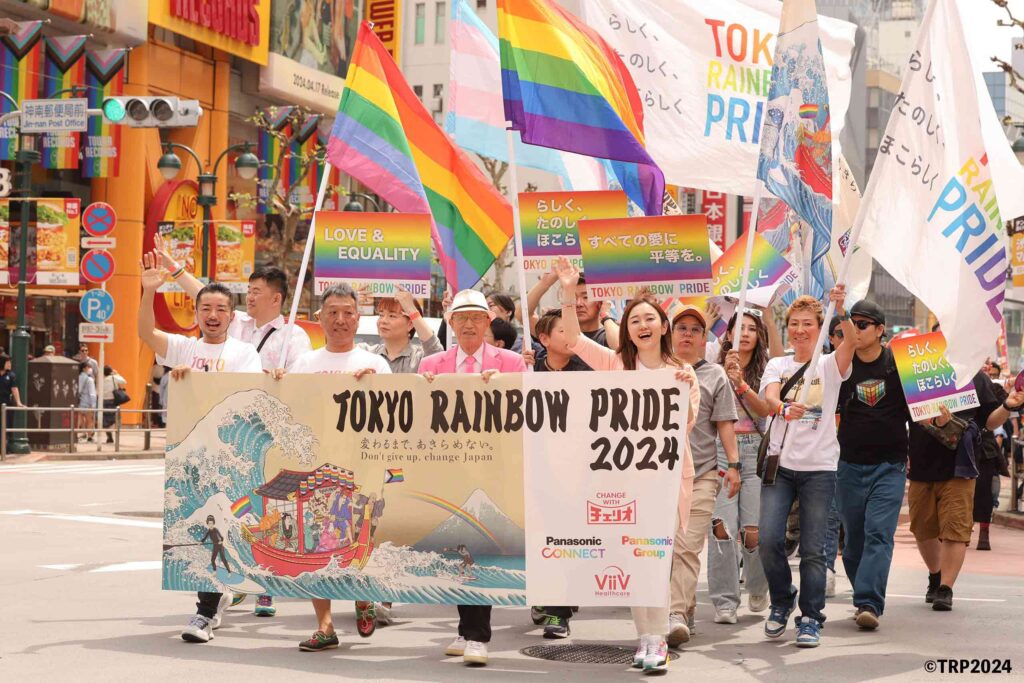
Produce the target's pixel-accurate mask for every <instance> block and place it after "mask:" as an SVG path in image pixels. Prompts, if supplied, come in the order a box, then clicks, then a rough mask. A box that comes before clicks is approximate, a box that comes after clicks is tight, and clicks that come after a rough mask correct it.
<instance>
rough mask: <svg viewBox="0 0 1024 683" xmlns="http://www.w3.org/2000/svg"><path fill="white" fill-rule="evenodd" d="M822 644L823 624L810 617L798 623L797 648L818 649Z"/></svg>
mask: <svg viewBox="0 0 1024 683" xmlns="http://www.w3.org/2000/svg"><path fill="white" fill-rule="evenodd" d="M819 644H821V624H819V623H818V622H817V621H815V620H814V619H811V618H810V617H801V618H799V619H797V622H796V646H797V647H818V645H819Z"/></svg>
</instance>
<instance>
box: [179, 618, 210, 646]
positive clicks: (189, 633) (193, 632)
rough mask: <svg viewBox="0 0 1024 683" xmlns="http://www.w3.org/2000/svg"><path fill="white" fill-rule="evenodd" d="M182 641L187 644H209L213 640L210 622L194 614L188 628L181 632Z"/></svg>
mask: <svg viewBox="0 0 1024 683" xmlns="http://www.w3.org/2000/svg"><path fill="white" fill-rule="evenodd" d="M181 639H182V640H184V641H185V642H186V643H208V642H210V641H211V640H213V628H211V626H210V620H209V619H207V618H206V617H204V616H203V615H201V614H193V615H192V618H191V619H189V621H188V626H186V627H185V628H183V629H182V630H181Z"/></svg>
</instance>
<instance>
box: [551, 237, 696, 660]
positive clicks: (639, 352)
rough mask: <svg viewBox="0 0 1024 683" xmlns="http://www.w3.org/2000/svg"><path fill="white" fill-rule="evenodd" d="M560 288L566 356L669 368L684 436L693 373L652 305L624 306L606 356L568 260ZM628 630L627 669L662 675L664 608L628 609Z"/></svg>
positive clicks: (601, 365) (683, 507) (687, 478)
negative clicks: (632, 630)
mask: <svg viewBox="0 0 1024 683" xmlns="http://www.w3.org/2000/svg"><path fill="white" fill-rule="evenodd" d="M556 271H557V272H558V279H559V282H560V283H561V286H562V295H561V300H562V322H563V324H564V329H565V337H566V341H567V342H568V344H569V350H570V351H572V352H573V353H574V354H576V355H577V356H579V357H580V359H581V360H582V361H583V362H584V363H586V364H587V365H589V366H590V367H591V368H593V369H594V370H663V369H672V368H675V370H676V372H675V376H676V379H678V380H679V381H681V382H686V383H687V384H689V401H690V407H689V412H688V415H687V421H686V433H687V435H689V433H690V430H691V429H692V428H693V425H694V422H695V420H696V417H697V410H698V408H699V407H700V389H699V387H698V386H697V375H696V374H695V373H694V371H693V368H692V367H691V366H690V365H687V364H685V363H680V362H679V361H678V360H677V359H676V357H675V355H674V354H673V353H672V335H671V333H670V332H669V320H668V317H667V316H666V315H665V311H663V310H662V309H661V306H659V305H658V304H657V302H656V301H653V300H648V299H645V298H637V299H634V300H633V301H632V302H630V303H629V305H628V306H626V310H625V311H624V312H623V314H622V325H623V326H624V327H625V332H624V333H623V334H621V335H620V343H619V349H618V351H612V350H611V349H608V348H606V347H604V346H601V345H600V344H598V343H597V342H594V341H592V340H591V339H589V338H587V337H586V335H584V334H582V333H581V332H580V324H579V319H578V318H577V317H576V284H577V282H578V281H579V276H580V273H579V271H578V270H577V269H576V267H575V266H573V265H572V264H571V263H570V262H569V259H567V258H565V257H562V258H560V259H559V261H558V264H557V265H556ZM681 441H682V443H683V453H682V467H683V480H682V487H681V490H680V492H679V506H678V508H679V512H678V524H679V526H680V527H683V528H685V527H686V522H687V519H688V517H689V513H690V497H691V494H692V492H693V472H694V470H693V457H692V455H691V454H690V444H689V439H688V438H683V439H681ZM632 612H633V624H634V625H635V626H636V630H637V635H638V636H639V638H640V644H639V646H638V647H637V649H636V653H635V654H634V655H633V666H634V667H635V668H642V669H643V670H644V673H647V674H653V673H661V672H664V671H665V670H666V669H667V668H668V644H667V643H666V642H665V635H666V634H667V633H668V612H669V608H668V605H664V606H661V607H633V608H632Z"/></svg>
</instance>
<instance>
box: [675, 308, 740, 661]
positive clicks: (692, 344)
mask: <svg viewBox="0 0 1024 683" xmlns="http://www.w3.org/2000/svg"><path fill="white" fill-rule="evenodd" d="M706 342H707V319H706V318H705V317H704V313H703V311H701V310H700V309H699V308H697V307H695V306H683V308H682V309H681V310H680V311H679V312H678V313H677V314H676V315H675V317H674V318H673V319H672V349H673V351H675V354H676V356H677V357H678V358H679V359H680V360H682V361H683V362H686V363H689V364H690V365H692V366H693V370H694V372H696V373H697V382H698V384H699V385H700V410H699V411H698V412H697V421H696V423H695V424H694V426H693V431H691V432H690V450H691V452H692V453H693V469H694V475H695V476H694V479H693V497H692V498H691V502H690V521H689V523H688V524H687V525H686V527H685V528H680V529H679V531H678V532H677V533H676V538H675V542H674V543H673V548H672V577H671V603H670V612H669V633H668V637H667V638H666V640H667V642H668V644H669V645H670V646H672V647H678V646H679V645H680V644H682V643H685V642H687V641H688V640H689V639H690V636H692V635H693V614H694V611H695V610H696V607H697V576H698V575H699V574H700V553H701V551H703V549H704V539H705V538H706V537H707V535H708V528H709V527H710V526H711V515H712V512H713V511H714V508H715V499H716V498H717V497H718V489H719V485H720V484H719V476H722V477H723V480H722V485H724V486H725V487H726V488H727V490H728V492H729V493H728V495H729V497H730V498H732V497H733V496H735V495H736V494H737V493H739V490H740V455H739V449H738V448H737V446H736V432H735V431H734V429H733V427H734V423H735V422H736V419H737V415H736V403H735V401H733V398H732V389H731V386H730V384H729V378H728V377H727V376H726V374H725V370H724V369H723V368H722V366H721V365H717V364H715V363H709V362H707V361H706V360H705V359H704V345H705V343H706ZM716 440H721V442H722V448H723V450H724V451H725V456H726V461H727V462H726V466H725V468H724V470H723V472H722V474H721V475H719V471H718V451H717V449H716V447H715V442H716ZM715 621H716V622H718V623H731V624H735V623H736V613H735V611H732V612H719V613H717V614H716V615H715Z"/></svg>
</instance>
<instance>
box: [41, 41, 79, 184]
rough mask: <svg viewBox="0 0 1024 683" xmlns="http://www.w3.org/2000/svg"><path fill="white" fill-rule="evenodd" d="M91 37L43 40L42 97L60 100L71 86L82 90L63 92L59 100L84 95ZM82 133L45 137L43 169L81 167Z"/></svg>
mask: <svg viewBox="0 0 1024 683" xmlns="http://www.w3.org/2000/svg"><path fill="white" fill-rule="evenodd" d="M88 39H89V36H58V37H54V38H44V39H43V54H44V57H45V59H44V62H43V83H42V91H43V92H42V95H43V97H58V95H57V93H58V92H60V91H61V90H67V89H68V88H71V87H72V86H76V85H77V86H82V91H81V92H80V93H79V92H75V93H70V92H68V93H64V94H62V95H60V96H59V97H84V96H85V88H84V86H85V59H84V58H85V43H86V41H87V40H88ZM80 145H81V134H80V133H64V134H61V135H44V136H43V145H42V153H43V168H53V169H68V168H78V149H79V146H80Z"/></svg>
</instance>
